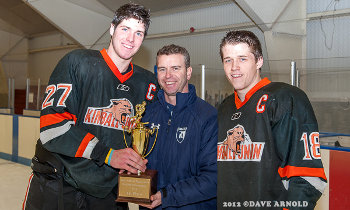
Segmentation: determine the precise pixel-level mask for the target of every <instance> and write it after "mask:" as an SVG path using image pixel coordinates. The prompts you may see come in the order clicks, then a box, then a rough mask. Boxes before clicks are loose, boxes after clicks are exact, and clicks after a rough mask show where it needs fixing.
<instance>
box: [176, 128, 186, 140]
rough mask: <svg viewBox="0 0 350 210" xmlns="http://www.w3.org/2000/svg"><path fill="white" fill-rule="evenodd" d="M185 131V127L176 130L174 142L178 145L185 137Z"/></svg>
mask: <svg viewBox="0 0 350 210" xmlns="http://www.w3.org/2000/svg"><path fill="white" fill-rule="evenodd" d="M186 131H187V127H184V128H177V130H176V140H177V142H179V143H180V144H181V143H182V142H183V141H184V139H185V136H186Z"/></svg>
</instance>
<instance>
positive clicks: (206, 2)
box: [0, 0, 232, 37]
mask: <svg viewBox="0 0 350 210" xmlns="http://www.w3.org/2000/svg"><path fill="white" fill-rule="evenodd" d="M65 1H70V2H73V3H76V4H84V3H85V2H84V0H65ZM95 1H98V2H100V3H101V4H102V5H104V6H105V7H107V8H110V10H111V11H114V10H115V8H118V7H119V6H121V5H123V4H125V3H128V2H130V0H118V1H117V0H95ZM133 2H135V3H139V4H143V5H144V6H145V7H147V8H149V9H150V10H151V13H152V15H162V14H170V13H174V12H178V11H183V10H189V9H195V8H200V7H208V6H210V5H215V4H218V3H223V2H232V0H176V1H174V0H134V1H133ZM112 8H113V9H112ZM0 29H1V30H3V31H7V32H11V33H15V34H18V35H23V36H26V37H31V36H36V35H38V34H45V33H51V32H56V31H58V29H57V28H56V27H55V26H54V25H53V24H51V23H50V22H49V21H47V20H46V19H45V18H43V17H42V16H41V15H40V14H39V13H37V12H36V11H35V10H34V9H32V8H31V7H30V6H28V5H27V4H26V3H24V2H23V0H0Z"/></svg>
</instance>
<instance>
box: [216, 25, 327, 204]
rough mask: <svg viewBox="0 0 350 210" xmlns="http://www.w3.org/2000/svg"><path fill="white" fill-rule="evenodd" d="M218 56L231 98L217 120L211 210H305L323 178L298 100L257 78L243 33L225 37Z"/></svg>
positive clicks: (257, 50) (255, 43)
mask: <svg viewBox="0 0 350 210" xmlns="http://www.w3.org/2000/svg"><path fill="white" fill-rule="evenodd" d="M220 55H221V59H222V62H223V66H224V70H225V74H226V77H227V79H228V81H229V82H230V83H231V85H232V86H233V88H234V93H233V94H232V95H230V96H228V97H227V98H226V99H225V100H224V101H223V103H222V104H221V105H220V107H219V112H218V123H219V133H218V145H217V150H218V154H217V161H218V194H217V200H218V209H225V208H227V207H236V208H237V207H238V208H239V207H241V208H244V209H313V208H314V207H315V205H316V202H317V200H318V199H319V198H320V196H321V194H322V192H323V190H324V188H325V185H326V181H327V178H326V176H325V173H324V170H323V166H322V162H321V154H320V143H319V133H318V126H317V121H316V118H315V115H314V112H313V109H312V107H311V104H310V102H309V100H308V98H307V96H306V95H305V93H304V92H303V91H302V90H300V89H298V88H296V87H293V86H290V85H288V84H285V83H277V82H271V81H269V80H268V79H267V78H263V79H262V78H261V76H260V71H261V70H260V68H261V67H262V65H263V55H262V50H261V44H260V42H259V39H258V38H257V37H256V36H255V34H254V33H252V32H250V31H230V32H228V33H227V34H226V36H225V37H224V38H223V39H222V42H221V45H220Z"/></svg>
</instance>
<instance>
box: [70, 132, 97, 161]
mask: <svg viewBox="0 0 350 210" xmlns="http://www.w3.org/2000/svg"><path fill="white" fill-rule="evenodd" d="M94 137H95V136H94V135H92V134H91V133H87V134H86V135H85V137H84V139H83V141H81V143H80V146H79V148H78V150H77V153H75V157H82V156H83V154H84V151H85V149H86V147H87V145H88V144H89V142H90V141H91V139H93V138H94Z"/></svg>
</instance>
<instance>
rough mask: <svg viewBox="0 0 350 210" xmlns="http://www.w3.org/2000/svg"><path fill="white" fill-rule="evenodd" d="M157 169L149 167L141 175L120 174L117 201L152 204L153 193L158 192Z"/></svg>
mask: <svg viewBox="0 0 350 210" xmlns="http://www.w3.org/2000/svg"><path fill="white" fill-rule="evenodd" d="M157 173H158V172H157V171H156V170H151V169H147V170H146V171H145V172H144V173H141V175H137V174H127V173H126V172H124V173H122V174H119V177H118V197H117V199H116V201H117V202H130V203H136V204H151V203H152V202H151V199H150V198H151V195H153V194H155V193H156V192H157Z"/></svg>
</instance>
